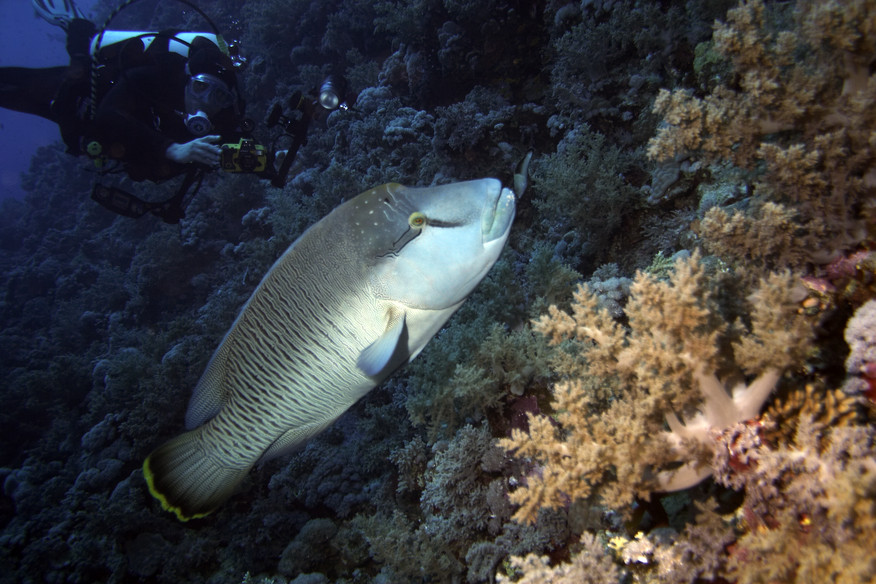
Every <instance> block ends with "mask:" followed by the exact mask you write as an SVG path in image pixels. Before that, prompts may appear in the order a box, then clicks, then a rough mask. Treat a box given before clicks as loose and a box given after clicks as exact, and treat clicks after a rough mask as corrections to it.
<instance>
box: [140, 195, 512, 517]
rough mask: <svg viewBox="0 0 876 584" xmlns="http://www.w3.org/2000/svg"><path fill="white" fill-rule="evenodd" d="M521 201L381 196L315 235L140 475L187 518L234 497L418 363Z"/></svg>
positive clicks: (273, 273) (242, 318) (271, 278)
mask: <svg viewBox="0 0 876 584" xmlns="http://www.w3.org/2000/svg"><path fill="white" fill-rule="evenodd" d="M514 209H515V198H514V194H513V193H512V192H511V191H510V190H509V189H507V188H502V185H501V183H500V182H499V181H498V180H495V179H481V180H474V181H469V182H462V183H455V184H448V185H442V186H437V187H427V188H408V187H404V186H402V185H399V184H395V183H391V184H386V185H383V186H380V187H377V188H374V189H371V190H369V191H366V192H364V193H362V194H360V195H359V196H357V197H355V198H354V199H351V200H350V201H347V202H346V203H344V204H342V205H340V206H339V207H337V208H336V209H335V210H334V211H332V212H331V213H329V214H328V215H327V216H326V217H325V218H323V219H322V220H321V221H319V222H318V223H316V224H314V225H313V226H311V227H310V228H309V229H308V230H307V231H306V232H305V233H304V234H303V235H302V236H301V237H299V238H298V239H297V240H296V241H295V242H294V243H293V244H292V245H291V246H290V247H289V249H288V250H287V251H286V252H285V253H284V254H283V256H282V257H280V259H279V260H277V262H276V263H275V264H274V266H273V267H272V268H271V270H270V271H269V272H268V273H267V275H266V276H265V277H264V279H263V280H262V281H261V283H260V284H259V286H258V288H256V290H255V292H254V293H253V295H252V297H250V299H249V300H248V301H247V303H246V305H245V306H244V307H243V309H242V310H241V312H240V314H239V315H238V317H237V320H235V322H234V324H233V325H232V327H231V330H229V331H228V333H227V334H226V335H225V339H224V340H223V341H222V344H221V345H219V348H218V349H217V350H216V352H215V353H214V354H213V357H212V359H211V360H210V362H209V364H208V365H207V369H206V370H205V371H204V374H203V376H202V377H201V379H200V381H199V382H198V384H197V386H196V387H195V390H194V395H193V396H192V400H191V403H190V404H189V408H188V412H187V413H186V428H187V429H188V432H186V433H184V434H182V435H180V436H178V437H176V438H174V439H172V440H170V441H169V442H166V443H165V444H163V445H161V446H159V447H158V448H157V449H156V450H155V451H153V452H152V453H151V454H150V455H149V456H148V457H147V458H146V461H145V462H144V463H143V473H144V475H145V477H146V480H147V482H148V484H149V490H150V492H151V493H152V494H153V495H154V496H155V497H156V498H157V499H158V500H159V501H161V503H162V505H163V506H164V508H165V509H167V510H169V511H172V512H174V513H175V514H176V515H177V517H179V518H180V519H181V520H183V521H186V520H188V519H191V518H194V517H202V516H204V515H206V514H208V513H210V512H211V511H213V510H215V509H216V508H217V507H218V506H219V505H221V504H222V503H223V502H224V501H225V500H226V499H228V497H230V496H231V495H232V493H233V492H234V489H235V487H236V485H237V484H238V483H239V482H240V481H241V480H242V479H243V478H244V477H245V476H246V474H247V473H248V472H249V470H250V469H251V468H252V466H253V465H254V464H256V463H257V462H259V461H264V460H268V459H271V458H274V457H276V456H279V455H282V454H284V453H287V452H290V451H292V450H294V449H295V448H296V447H297V446H299V445H301V444H302V443H303V442H304V441H305V440H307V439H308V438H310V437H311V436H313V435H315V434H317V433H318V432H319V431H321V430H322V429H324V428H325V427H326V426H328V425H329V424H331V423H332V422H333V421H334V420H335V419H336V418H337V417H338V416H340V415H341V414H342V413H343V412H344V411H345V410H346V409H347V408H349V407H350V406H351V405H353V404H354V403H355V402H356V400H358V399H359V398H361V397H362V396H363V395H365V394H366V393H368V392H369V391H370V390H371V389H372V388H374V387H375V386H376V385H378V384H379V383H380V382H381V381H382V380H383V379H385V378H386V377H387V376H388V375H389V374H390V373H392V371H393V370H394V369H396V368H397V367H398V366H400V365H401V364H403V363H405V362H407V361H410V360H411V359H413V358H414V357H416V356H417V354H418V353H419V352H420V351H421V350H422V349H423V347H424V346H425V345H426V343H428V342H429V339H431V338H432V336H434V335H435V333H436V332H438V330H439V329H440V328H441V327H442V326H443V325H444V323H445V322H446V321H447V319H448V318H450V316H451V315H452V314H453V313H454V312H456V310H457V309H458V308H459V307H460V306H461V305H462V303H463V302H464V301H465V299H466V297H467V296H468V295H469V294H470V293H471V292H472V290H474V288H475V286H477V284H478V283H479V282H480V281H481V279H482V278H483V277H484V276H485V275H486V274H487V272H488V271H489V270H490V268H491V267H492V266H493V264H494V263H495V262H496V259H497V258H498V257H499V253H500V252H501V251H502V248H503V247H504V245H505V240H506V239H507V238H508V233H509V231H510V229H511V222H512V220H513V219H514Z"/></svg>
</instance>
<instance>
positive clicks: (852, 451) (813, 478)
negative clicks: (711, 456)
mask: <svg viewBox="0 0 876 584" xmlns="http://www.w3.org/2000/svg"><path fill="white" fill-rule="evenodd" d="M760 436H761V430H760V427H759V426H758V425H748V426H744V425H742V426H738V427H736V428H734V429H732V430H731V431H728V432H725V433H724V435H723V436H722V437H721V447H720V448H718V449H716V454H717V455H716V458H715V461H714V464H715V467H716V469H717V471H716V480H718V482H720V483H722V484H725V485H728V486H731V487H733V488H737V489H744V492H745V502H744V505H743V507H742V515H743V519H744V527H745V528H746V533H744V534H743V535H742V536H741V537H740V538H739V539H738V540H737V542H736V544H735V546H734V548H733V552H732V554H731V555H730V557H729V559H728V562H727V573H728V576H729V578H730V580H731V581H734V582H739V583H741V584H753V583H760V582H763V583H767V582H872V581H873V578H874V577H876V560H874V558H873V555H872V553H871V550H870V549H869V546H871V545H872V544H871V542H872V541H873V538H874V537H876V520H874V511H876V462H874V455H876V450H874V432H873V428H872V427H869V426H867V427H862V426H841V427H835V428H832V429H827V428H826V427H825V426H823V425H821V424H818V423H815V422H813V421H812V419H811V418H809V419H802V420H800V426H799V428H798V431H797V434H796V436H795V438H794V440H793V442H792V443H790V444H788V445H784V446H779V447H771V446H769V445H768V444H767V443H766V442H765V441H763V440H762V439H761V438H760Z"/></svg>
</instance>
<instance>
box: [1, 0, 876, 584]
mask: <svg viewBox="0 0 876 584" xmlns="http://www.w3.org/2000/svg"><path fill="white" fill-rule="evenodd" d="M205 8H208V9H209V12H210V15H211V18H212V19H213V20H214V21H215V22H216V23H217V24H218V25H219V27H220V28H222V29H223V30H225V31H227V33H228V34H229V35H232V36H239V37H240V38H241V39H242V41H243V46H244V50H245V53H246V56H247V57H248V58H249V61H250V66H249V68H248V69H247V70H246V72H245V73H243V74H242V90H243V92H244V93H245V95H246V97H247V99H248V101H249V104H248V113H249V114H250V115H251V116H252V117H253V118H254V119H262V118H263V117H264V116H266V115H267V113H268V111H269V109H270V107H271V105H272V104H273V103H274V100H275V99H285V96H288V95H291V94H292V93H293V91H294V90H295V89H297V88H300V87H304V88H308V87H312V86H315V85H317V84H318V83H319V82H320V80H321V79H322V78H324V77H325V76H326V74H328V73H329V72H330V71H331V72H337V71H338V69H339V68H340V69H341V71H342V72H343V73H344V75H345V76H346V78H347V79H348V81H349V83H350V85H351V86H352V89H353V91H355V92H356V93H357V94H358V99H357V101H356V104H355V107H354V108H352V109H351V110H350V111H347V112H336V113H334V114H332V115H331V116H329V118H328V120H327V121H326V123H325V124H324V125H322V126H320V127H314V128H311V132H310V135H309V141H308V142H307V144H306V145H305V146H303V147H302V149H301V151H300V153H299V156H298V158H297V160H296V165H295V167H294V168H293V171H292V174H291V175H290V180H289V181H288V184H287V185H286V186H285V187H284V188H275V187H271V186H267V185H266V184H264V183H260V182H258V181H257V180H255V179H254V178H253V177H252V176H245V175H230V174H218V173H214V174H212V175H210V176H208V178H207V180H206V181H205V184H204V186H203V187H202V188H201V190H200V192H199V193H198V195H197V196H196V197H195V198H194V200H193V201H192V203H191V204H190V205H189V207H188V208H187V210H186V215H187V216H186V218H185V219H183V220H182V221H181V222H180V224H179V225H178V226H169V225H165V224H162V223H160V222H159V221H158V220H157V219H156V218H153V217H149V216H147V217H144V218H141V219H138V220H132V219H127V218H124V217H116V216H114V215H112V214H110V213H108V212H107V211H106V210H105V209H103V208H101V207H100V206H98V205H96V204H95V203H94V202H93V201H91V200H89V196H88V195H89V192H90V189H91V185H92V179H93V176H92V174H91V173H90V172H89V169H88V168H87V166H88V164H87V163H84V162H83V161H81V160H76V159H74V158H72V157H70V156H68V155H66V154H65V153H64V152H63V147H62V146H61V145H55V146H50V147H46V148H43V149H41V150H40V151H39V152H38V154H37V155H36V156H35V157H34V160H33V163H32V166H31V170H30V171H29V172H28V173H27V175H26V176H25V180H24V183H25V186H26V188H27V190H28V193H29V194H28V195H27V197H26V198H25V199H24V200H23V201H20V202H19V201H7V202H5V203H4V204H3V212H2V214H0V222H2V230H0V246H2V254H0V264H2V277H0V281H2V284H3V294H2V297H0V313H2V319H3V321H2V322H3V326H2V331H0V355H2V365H0V367H2V371H0V373H2V379H3V385H2V391H3V398H4V399H3V403H4V408H3V412H2V414H0V416H2V418H0V441H2V442H0V456H2V460H0V479H2V483H3V491H2V497H0V526H2V533H0V582H3V583H4V584H5V583H7V582H9V583H12V582H16V583H19V582H23V583H29V582H33V583H36V582H50V583H60V582H89V583H90V582H156V583H174V584H177V583H180V582H191V583H196V582H211V583H217V584H218V583H225V582H227V583H240V582H251V583H261V582H265V583H267V582H276V583H280V582H282V583H288V582H296V583H297V584H302V583H304V582H311V583H313V582H343V583H350V584H352V583H369V582H375V583H377V582H417V583H420V582H469V583H478V582H492V581H496V580H497V579H498V581H501V582H525V583H531V582H545V581H551V582H582V581H587V582H619V581H628V580H629V579H630V578H634V579H635V580H636V581H640V582H658V581H660V582H704V581H705V582H707V581H715V582H740V583H743V582H745V583H748V582H775V581H782V582H795V581H796V582H816V581H831V580H835V581H847V582H864V581H870V580H872V579H873V578H874V577H876V563H874V562H876V561H874V560H873V558H872V554H871V553H869V552H870V551H871V547H872V544H871V543H870V542H872V541H873V537H874V535H876V533H874V531H876V521H874V497H876V468H874V467H876V464H874V462H873V461H874V459H876V458H874V454H876V452H874V431H873V426H872V420H873V407H872V402H873V399H874V391H876V335H874V333H873V331H874V330H876V309H874V306H876V301H874V296H876V284H874V268H876V255H874V250H873V246H874V216H873V214H874V209H873V202H872V201H873V195H874V192H873V191H874V187H876V180H874V170H873V161H874V159H876V157H874V152H873V150H872V149H873V148H874V144H873V140H872V138H871V133H872V128H873V127H874V122H876V120H874V116H876V108H874V107H873V105H874V103H873V102H874V99H876V81H874V80H873V79H872V74H871V72H872V70H873V64H874V61H876V22H874V16H873V15H874V14H876V3H874V2H872V1H867V0H847V1H843V2H839V1H828V2H816V1H814V0H812V1H806V0H798V1H797V2H796V3H793V2H792V3H787V2H760V1H756V0H752V1H748V2H743V3H740V4H737V3H736V2H730V1H722V0H712V1H705V0H703V1H693V0H691V1H687V2H674V3H668V2H637V1H632V0H626V1H625V0H584V1H581V2H568V3H567V2H560V1H556V2H554V1H537V2H515V1H500V0H493V1H486V2H483V1H481V2H474V1H472V2H461V1H455V0H419V1H414V2H408V1H392V0H384V1H375V2H357V1H354V0H334V1H327V2H311V1H304V0H295V1H292V2H290V1H285V0H283V1H281V0H273V1H251V2H247V3H245V4H243V5H242V6H241V4H240V3H239V2H233V1H230V0H218V1H217V2H211V3H209V7H207V6H205ZM110 9H111V7H110V6H108V5H99V6H98V7H97V9H96V10H97V11H103V12H102V14H108V13H109V11H110ZM125 18H129V19H131V21H132V22H129V23H128V26H129V27H130V28H135V27H136V28H141V27H147V26H148V28H149V29H154V30H160V29H163V28H186V27H195V26H198V25H199V22H198V21H197V18H196V16H195V15H194V14H192V13H189V12H185V13H184V12H182V11H181V10H179V9H178V7H176V6H174V5H173V3H161V4H160V5H151V6H149V5H148V3H146V2H144V3H139V4H137V5H135V7H134V8H132V12H131V14H128V15H126V16H125ZM530 150H532V151H534V152H535V154H534V156H533V160H532V164H531V175H532V176H531V180H530V184H529V188H528V190H527V192H526V194H525V196H524V197H522V198H521V200H520V201H519V202H518V210H517V219H516V222H515V226H514V228H513V230H512V233H511V236H510V239H509V242H508V245H507V247H506V249H505V251H504V252H503V254H502V256H501V257H500V259H499V261H498V263H497V264H496V265H495V267H494V268H493V270H492V271H491V272H490V273H489V275H488V276H487V277H486V279H485V280H484V281H483V282H482V283H481V285H480V286H479V287H478V288H477V289H476V290H475V292H474V293H473V294H472V296H471V297H470V299H469V300H468V302H467V303H466V304H465V305H464V306H463V307H462V309H460V311H459V312H458V313H457V314H456V315H455V316H454V317H453V318H452V319H451V320H450V321H449V323H448V324H447V326H446V327H445V328H444V329H443V330H442V331H441V332H440V333H439V334H438V335H437V337H436V339H435V340H433V341H432V342H431V343H430V344H429V345H428V346H427V347H426V348H425V349H424V351H423V353H422V354H421V355H420V356H419V357H417V359H416V360H415V361H414V362H413V363H412V364H411V365H410V366H408V367H407V368H405V369H404V370H402V371H401V372H400V373H398V374H396V375H394V376H393V377H391V378H390V379H389V380H388V381H386V382H385V383H384V384H382V385H381V386H380V387H379V388H377V389H375V390H374V391H372V392H371V393H370V394H368V395H367V396H366V397H365V398H363V399H362V400H361V401H359V402H358V403H357V404H356V405H355V406H353V407H352V408H351V409H350V410H349V411H348V412H347V413H346V414H345V415H344V416H342V417H341V418H340V419H339V420H338V421H337V422H335V423H334V424H333V425H331V426H330V427H329V428H328V429H326V430H325V431H324V432H323V433H321V434H320V435H318V436H317V437H315V438H313V439H311V440H310V441H309V442H308V444H307V445H306V446H305V447H304V448H303V449H302V450H300V451H299V452H298V453H296V454H294V455H292V456H291V457H284V458H278V459H276V460H272V461H269V462H267V463H265V464H262V465H257V466H256V467H255V469H254V471H253V473H252V474H251V475H250V477H249V478H248V479H246V480H245V481H243V483H242V484H241V485H240V487H239V488H238V491H237V493H236V494H235V495H234V497H233V498H232V499H231V500H230V501H229V502H228V503H227V504H226V505H225V506H223V507H221V508H220V509H218V510H217V511H216V512H215V513H213V514H212V515H210V516H208V517H206V518H203V519H197V520H193V521H190V522H188V523H185V524H183V523H180V522H178V521H177V520H176V519H175V518H174V517H173V516H172V515H171V514H168V513H166V512H164V511H162V510H161V508H160V505H159V504H158V502H156V501H154V500H153V499H152V498H151V497H150V496H149V493H148V490H147V486H146V481H145V480H144V477H143V474H142V471H141V464H142V462H143V459H144V457H145V456H146V455H147V454H148V453H149V452H150V451H151V450H152V449H153V448H155V447H156V446H157V445H158V444H160V443H161V442H163V441H164V440H167V439H170V438H171V437H173V436H174V435H176V434H177V433H178V432H179V430H180V428H181V426H182V424H183V419H184V417H185V410H186V404H187V402H188V400H189V397H190V395H191V390H192V388H194V386H195V384H196V383H197V380H198V377H199V376H200V374H201V372H202V371H203V369H204V367H205V365H206V363H207V361H208V359H209V357H210V355H211V354H212V352H213V351H214V349H215V348H216V347H217V346H218V344H219V342H220V341H221V339H222V337H223V335H224V334H225V332H226V331H227V330H228V328H229V326H230V325H231V323H232V322H233V320H234V318H235V315H236V314H237V313H238V311H239V310H240V308H241V306H242V305H243V303H244V302H245V301H246V299H247V298H248V297H249V295H250V294H251V293H252V291H253V289H254V288H255V286H256V285H257V284H258V282H259V280H260V279H261V277H262V275H264V273H265V272H266V271H267V270H268V269H269V267H270V266H271V264H272V263H273V262H274V260H275V259H276V258H277V257H278V256H279V255H280V254H281V253H282V251H283V250H285V249H286V247H288V245H289V244H290V243H291V242H292V241H293V240H294V239H296V238H297V237H298V236H299V235H300V234H301V233H302V232H303V231H304V230H305V229H306V228H307V227H308V226H309V225H311V224H313V223H314V222H316V221H318V220H319V219H320V218H322V217H324V216H325V215H326V214H327V213H328V212H329V211H330V210H331V209H332V208H334V207H336V206H337V205H338V204H340V203H341V202H342V201H343V200H346V199H349V198H350V197H352V196H353V195H355V194H356V193H359V192H362V191H364V190H365V189H366V188H370V187H373V186H376V185H379V184H383V183H387V182H401V183H403V184H408V185H412V186H426V185H432V184H444V183H448V182H451V181H456V180H466V179H471V178H478V177H484V176H495V177H498V178H500V179H502V180H503V181H504V182H505V184H511V179H512V173H513V169H514V167H515V165H516V164H517V162H518V161H519V160H520V159H521V158H523V156H524V155H525V154H526V153H527V152H528V151H530ZM142 187H143V189H142V190H138V191H137V192H138V196H140V195H142V196H143V197H144V198H146V197H150V198H152V199H153V200H159V199H161V198H162V197H163V198H167V197H168V196H170V195H171V194H172V190H173V187H172V185H160V186H156V185H146V184H144V185H142ZM699 479H702V481H701V482H697V480H699ZM681 487H684V488H683V489H681ZM666 489H681V490H677V491H672V492H667V491H666Z"/></svg>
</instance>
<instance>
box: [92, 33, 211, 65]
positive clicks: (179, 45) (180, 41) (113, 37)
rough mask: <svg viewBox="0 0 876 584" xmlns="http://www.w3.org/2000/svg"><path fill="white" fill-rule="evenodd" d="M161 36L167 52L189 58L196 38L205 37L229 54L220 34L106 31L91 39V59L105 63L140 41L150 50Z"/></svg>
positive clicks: (145, 48) (144, 47)
mask: <svg viewBox="0 0 876 584" xmlns="http://www.w3.org/2000/svg"><path fill="white" fill-rule="evenodd" d="M159 36H161V38H162V42H163V41H166V42H167V50H168V51H170V52H173V53H176V54H178V55H182V56H183V57H186V58H188V56H189V48H190V47H191V44H192V41H193V40H195V37H203V38H205V39H207V40H209V41H211V42H212V43H213V44H214V45H216V47H217V48H218V49H219V50H220V51H222V52H223V53H225V54H228V45H226V44H225V41H224V40H223V39H222V37H221V36H220V35H218V34H215V33H211V32H177V33H172V34H170V35H168V34H164V33H157V32H147V31H133V30H105V31H103V33H102V34H99V35H95V36H94V38H93V39H91V57H92V59H97V60H99V61H103V60H105V59H106V58H107V56H108V55H109V54H111V53H115V52H117V51H119V50H122V49H123V46H124V44H125V43H128V42H130V41H134V40H137V39H139V40H140V42H141V43H143V50H144V51H146V50H148V49H149V46H150V45H151V44H152V42H153V41H154V40H155V39H156V38H158V37H159Z"/></svg>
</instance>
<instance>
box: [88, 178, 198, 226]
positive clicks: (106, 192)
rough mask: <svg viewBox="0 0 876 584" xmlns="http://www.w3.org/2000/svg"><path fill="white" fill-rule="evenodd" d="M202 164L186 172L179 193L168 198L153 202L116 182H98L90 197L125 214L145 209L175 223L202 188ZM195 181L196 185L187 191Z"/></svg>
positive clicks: (138, 213)
mask: <svg viewBox="0 0 876 584" xmlns="http://www.w3.org/2000/svg"><path fill="white" fill-rule="evenodd" d="M204 175H205V171H204V169H203V168H191V169H189V171H188V172H186V175H185V177H184V178H183V182H182V184H181V185H180V187H179V189H177V191H176V194H174V195H173V196H172V197H171V198H169V199H167V200H165V201H159V202H151V201H144V200H143V199H141V198H139V197H137V196H136V195H133V194H131V193H129V192H127V191H125V190H122V189H120V188H118V187H115V186H107V185H103V184H100V183H95V184H94V188H93V189H92V190H91V198H92V200H94V201H96V202H97V203H98V204H100V205H101V206H102V207H104V208H105V209H109V210H110V211H112V212H113V213H117V214H119V215H122V216H124V217H131V218H132V219H138V218H140V217H142V216H143V215H145V214H146V213H151V214H153V215H156V216H158V217H161V219H162V221H164V222H165V223H170V224H171V225H175V224H177V223H179V221H180V219H182V218H184V217H185V216H186V213H185V208H186V206H188V204H189V202H190V201H191V200H192V199H193V198H194V196H195V195H196V194H197V193H198V191H199V190H200V189H201V184H203V182H204ZM192 185H195V189H194V190H193V191H192V192H191V194H189V193H188V191H189V190H190V189H191V188H192Z"/></svg>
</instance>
